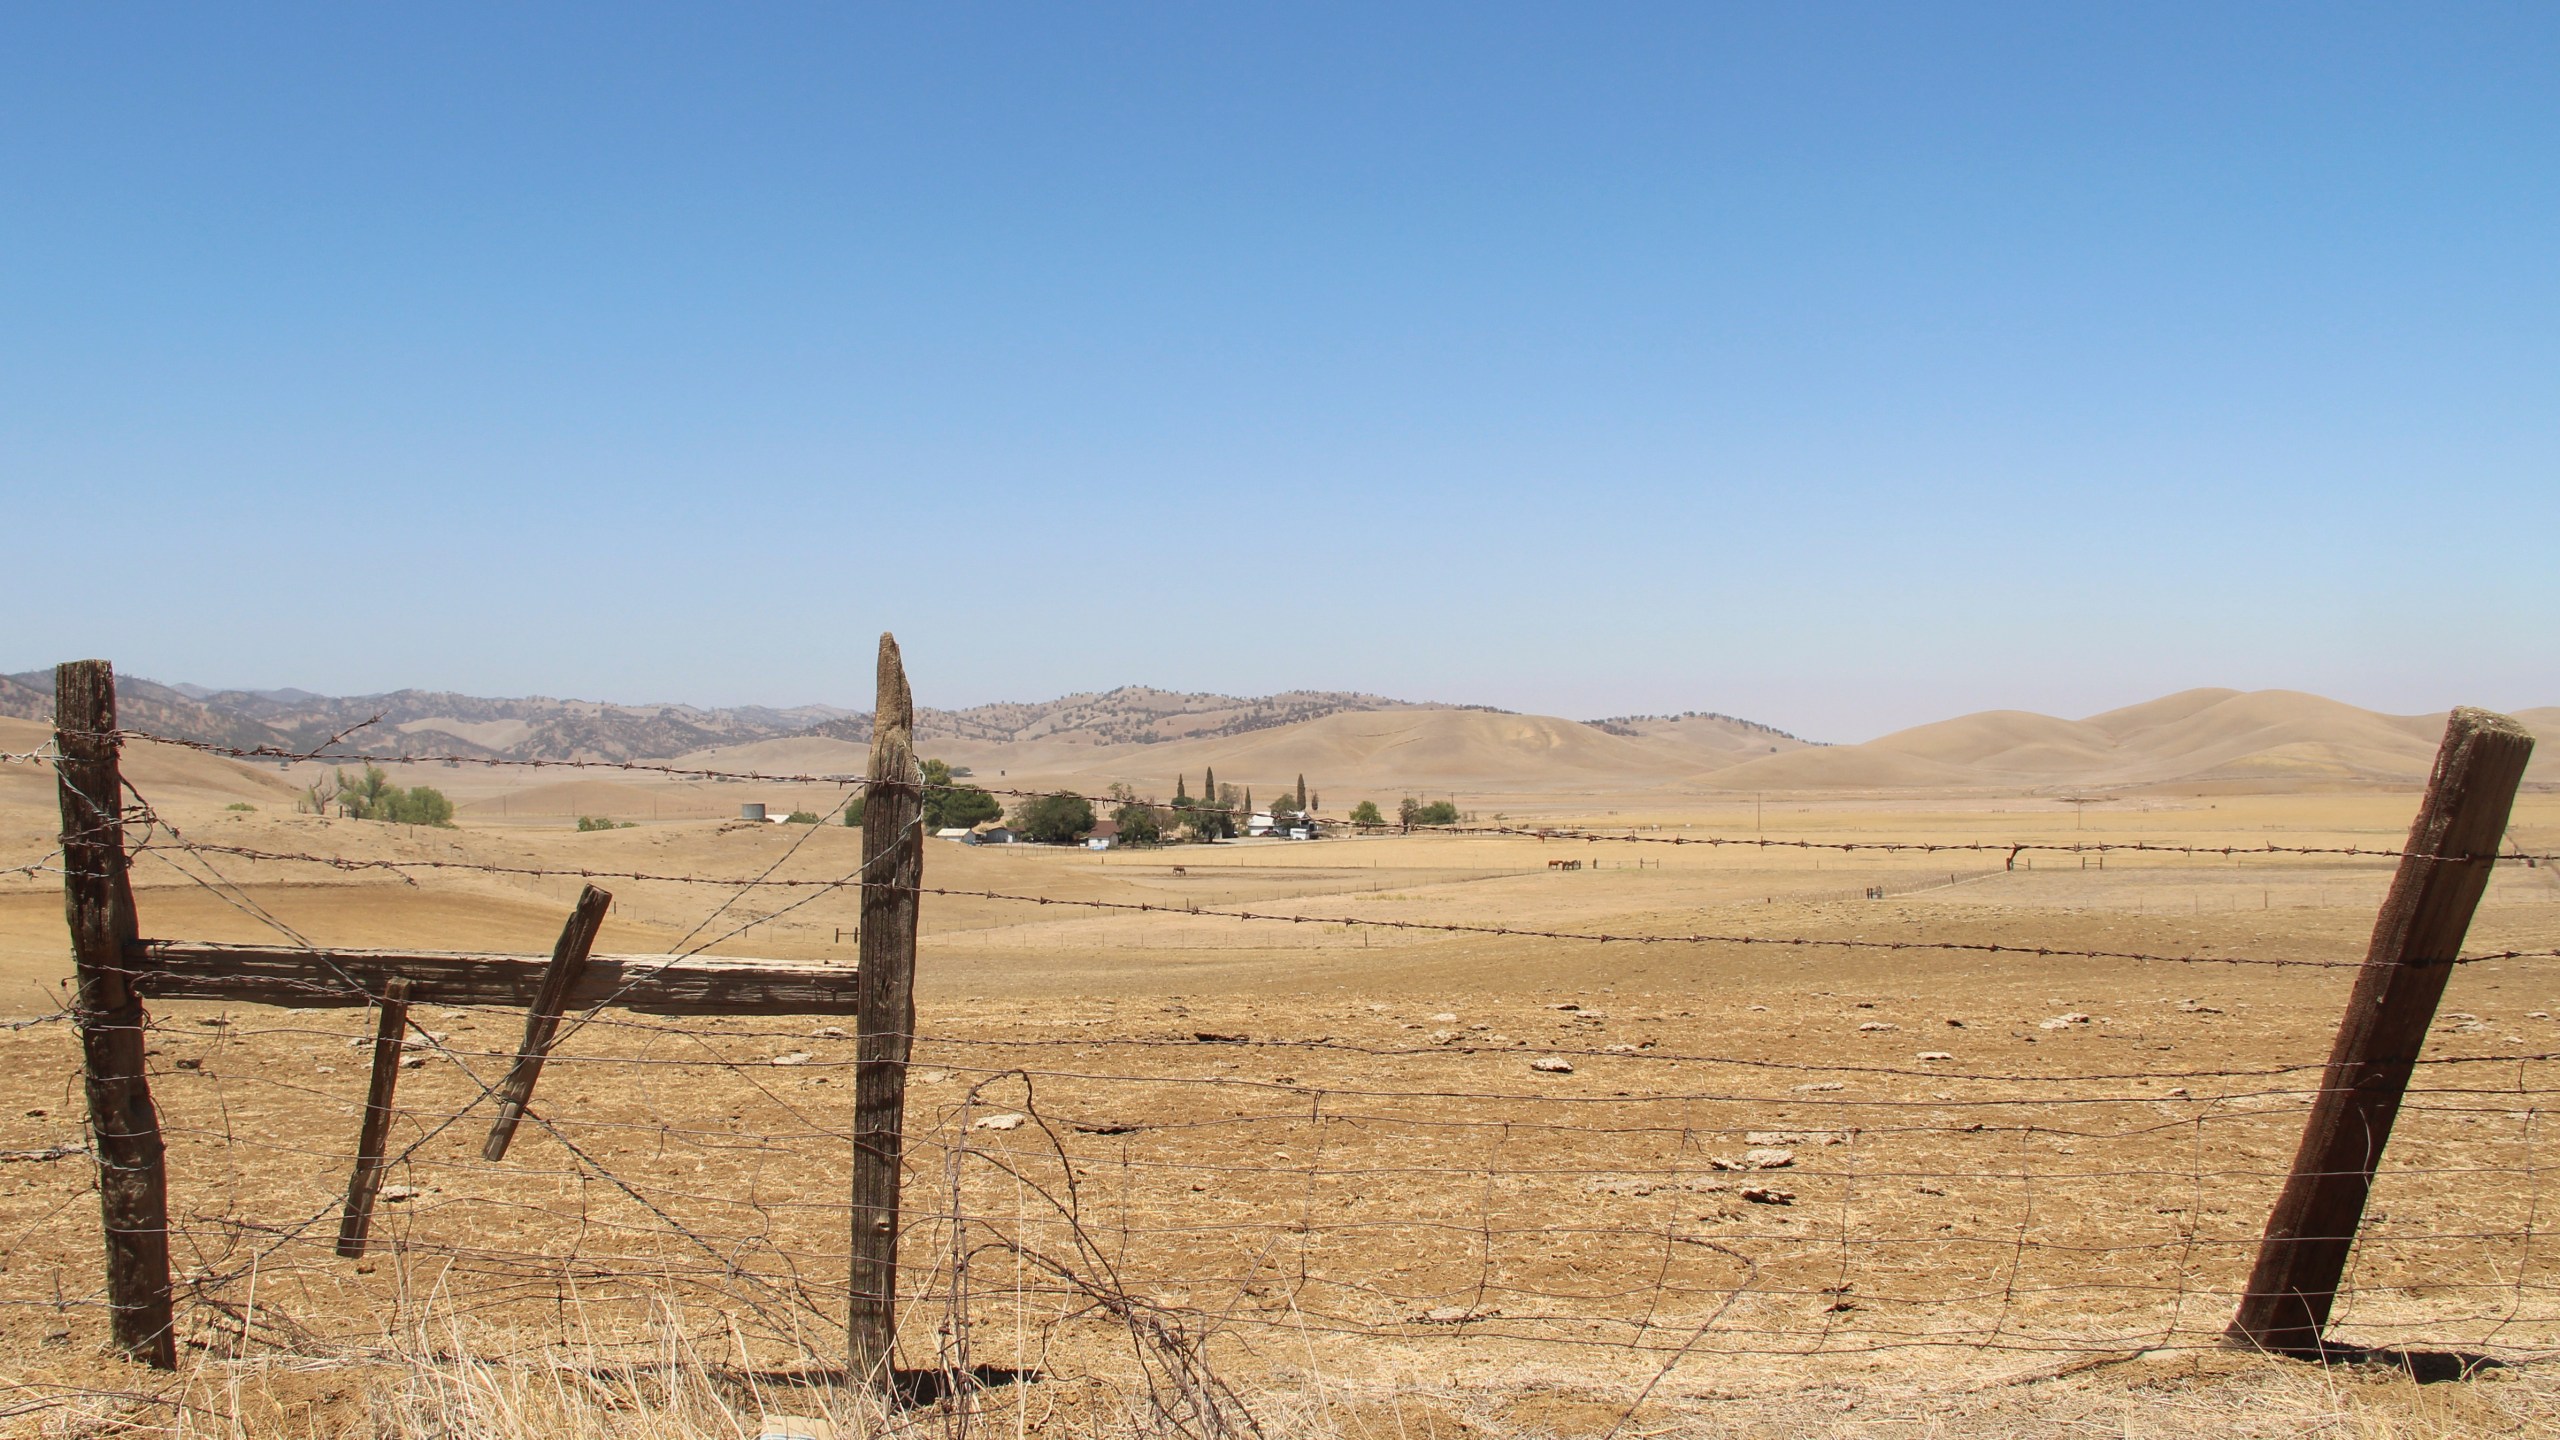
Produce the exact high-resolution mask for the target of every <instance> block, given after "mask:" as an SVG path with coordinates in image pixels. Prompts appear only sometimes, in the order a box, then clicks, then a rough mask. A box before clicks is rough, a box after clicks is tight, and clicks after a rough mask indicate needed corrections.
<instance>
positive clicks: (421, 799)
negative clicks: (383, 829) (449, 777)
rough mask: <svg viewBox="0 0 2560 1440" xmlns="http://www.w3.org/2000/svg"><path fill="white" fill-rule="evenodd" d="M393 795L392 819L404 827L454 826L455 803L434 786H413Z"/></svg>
mask: <svg viewBox="0 0 2560 1440" xmlns="http://www.w3.org/2000/svg"><path fill="white" fill-rule="evenodd" d="M392 794H393V798H392V801H391V815H390V818H391V819H393V820H396V821H398V822H400V823H401V824H403V825H436V826H448V827H449V826H451V825H452V824H453V802H452V801H450V800H447V799H446V798H444V792H443V791H441V790H438V789H436V788H435V787H434V786H432V785H413V786H411V787H409V788H408V789H407V790H405V791H403V790H394V791H393V792H392Z"/></svg>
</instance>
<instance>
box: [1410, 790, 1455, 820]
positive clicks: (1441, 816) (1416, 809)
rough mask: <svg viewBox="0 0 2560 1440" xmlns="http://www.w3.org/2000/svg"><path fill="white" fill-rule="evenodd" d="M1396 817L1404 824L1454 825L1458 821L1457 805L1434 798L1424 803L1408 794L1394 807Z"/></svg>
mask: <svg viewBox="0 0 2560 1440" xmlns="http://www.w3.org/2000/svg"><path fill="white" fill-rule="evenodd" d="M1396 819H1397V820H1398V821H1400V822H1402V823H1404V824H1406V825H1455V824H1457V823H1458V807H1457V806H1456V805H1453V804H1451V803H1450V802H1448V801H1446V800H1434V801H1432V802H1431V803H1430V804H1428V805H1425V804H1423V803H1422V802H1421V801H1419V800H1416V799H1414V798H1413V797H1412V796H1410V795H1408V796H1406V797H1405V800H1404V803H1403V804H1402V805H1399V806H1397V807H1396Z"/></svg>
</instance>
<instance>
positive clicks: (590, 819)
mask: <svg viewBox="0 0 2560 1440" xmlns="http://www.w3.org/2000/svg"><path fill="white" fill-rule="evenodd" d="M639 823H640V822H639V821H637V820H609V819H607V818H605V817H604V816H602V815H581V816H579V817H578V833H579V834H581V835H585V834H590V833H592V832H594V831H597V830H631V829H636V828H638V826H639Z"/></svg>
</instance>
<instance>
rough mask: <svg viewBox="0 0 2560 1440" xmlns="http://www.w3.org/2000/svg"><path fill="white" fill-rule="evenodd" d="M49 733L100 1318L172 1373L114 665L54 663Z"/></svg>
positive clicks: (161, 1204) (123, 1341) (159, 1175)
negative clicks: (98, 1256)
mask: <svg viewBox="0 0 2560 1440" xmlns="http://www.w3.org/2000/svg"><path fill="white" fill-rule="evenodd" d="M53 726H54V730H53V743H54V748H55V749H56V750H57V751H59V752H60V753H61V759H60V760H58V761H56V762H55V766H56V773H57V774H58V776H59V778H60V781H61V793H62V900H63V910H64V913H65V916H66V918H68V920H69V921H70V924H71V956H72V961H73V965H74V968H75V969H76V970H77V972H78V975H79V987H80V1008H79V1010H78V1012H77V1015H78V1019H79V1025H80V1062H81V1071H82V1074H83V1076H84V1077H85V1080H86V1082H87V1083H86V1089H87V1091H88V1098H89V1137H90V1143H91V1145H92V1147H93V1148H94V1149H95V1150H96V1152H97V1157H98V1211H99V1217H100V1219H101V1221H102V1222H103V1224H104V1225H105V1228H106V1234H107V1310H108V1314H109V1317H110V1323H111V1325H112V1328H113V1331H114V1335H115V1342H116V1344H117V1346H118V1347H119V1348H121V1349H122V1350H123V1351H124V1352H125V1353H126V1354H128V1355H130V1356H132V1357H133V1358H134V1359H136V1360H140V1361H142V1362H143V1363H144V1364H146V1365H151V1366H155V1367H157V1368H159V1369H162V1370H170V1369H175V1368H176V1367H177V1363H178V1345H177V1334H176V1331H175V1330H174V1329H173V1328H172V1326H171V1323H170V1318H169V1174H168V1169H167V1164H166V1159H165V1155H164V1152H163V1149H162V1146H161V1142H160V1116H159V1113H158V1112H157V1111H155V1110H154V1109H153V1108H152V1105H151V1082H150V1081H149V1080H148V1079H147V1078H145V1076H144V1074H143V1066H142V1062H143V1036H142V999H141V997H140V996H139V995H136V994H135V993H134V989H133V986H132V984H131V983H130V981H129V978H128V976H127V974H126V972H125V964H126V961H125V946H126V944H127V942H129V941H131V940H133V939H134V938H135V937H136V936H137V935H138V934H139V933H140V932H139V931H138V929H137V928H136V925H135V921H134V914H133V883H132V880H131V878H130V877H129V876H128V875H127V874H126V871H125V854H124V820H123V815H124V776H123V772H122V770H121V769H120V768H119V766H118V764H117V760H116V752H117V749H118V745H119V741H118V738H117V735H116V675H115V667H113V666H111V665H109V664H108V663H107V662H106V661H104V660H74V661H72V662H71V663H69V664H67V665H58V666H56V667H54V671H53Z"/></svg>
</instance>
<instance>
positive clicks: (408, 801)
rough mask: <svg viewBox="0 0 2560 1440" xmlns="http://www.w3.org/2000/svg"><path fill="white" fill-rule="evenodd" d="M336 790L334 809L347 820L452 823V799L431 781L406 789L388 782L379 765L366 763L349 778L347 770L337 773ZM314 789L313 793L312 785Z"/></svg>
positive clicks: (389, 780) (449, 824) (423, 823)
mask: <svg viewBox="0 0 2560 1440" xmlns="http://www.w3.org/2000/svg"><path fill="white" fill-rule="evenodd" d="M337 786H338V791H337V794H336V795H335V796H334V797H333V798H334V799H335V801H336V803H337V806H338V813H339V814H341V815H344V816H346V817H347V818H348V819H350V820H389V821H393V822H395V823H397V824H401V825H439V826H445V827H448V828H449V827H451V826H452V824H453V802H452V801H450V800H448V799H446V798H445V797H444V792H443V791H441V790H438V789H436V788H435V787H434V786H432V785H418V786H413V787H411V788H409V789H405V790H404V789H402V788H401V787H399V786H397V785H394V784H392V783H391V777H390V776H388V775H385V774H384V773H382V767H381V766H379V765H367V766H366V767H364V774H363V776H362V777H361V778H359V779H354V780H350V779H348V778H347V772H346V771H344V770H341V771H339V772H338V774H337ZM314 793H315V794H316V793H317V790H316V787H315V791H314Z"/></svg>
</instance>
